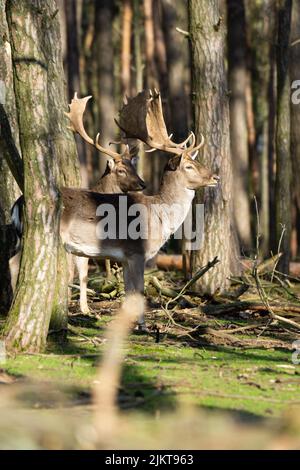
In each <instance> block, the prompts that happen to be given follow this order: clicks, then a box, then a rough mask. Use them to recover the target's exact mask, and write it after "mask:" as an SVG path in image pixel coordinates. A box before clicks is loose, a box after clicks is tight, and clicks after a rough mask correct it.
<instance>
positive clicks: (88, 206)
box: [60, 91, 219, 328]
mask: <svg viewBox="0 0 300 470" xmlns="http://www.w3.org/2000/svg"><path fill="white" fill-rule="evenodd" d="M118 125H119V126H120V128H121V129H122V131H123V132H124V134H125V137H126V138H137V139H140V140H141V141H143V142H144V143H146V144H147V145H149V146H150V147H151V149H159V150H162V151H164V152H167V153H171V154H173V156H172V157H171V158H170V159H169V161H168V163H167V165H166V167H165V169H164V173H163V177H162V182H161V186H160V190H159V192H158V194H156V195H154V196H147V195H145V194H143V193H129V194H127V195H124V194H99V193H98V192H93V191H87V190H81V189H72V188H63V189H62V190H61V194H62V199H63V212H62V216H61V224H60V233H61V237H62V240H63V243H64V246H65V248H66V250H67V251H68V252H70V253H73V254H75V255H77V256H85V257H87V258H89V257H92V258H94V257H99V258H105V257H110V258H112V259H114V260H116V261H119V262H122V264H123V272H124V283H125V291H126V293H129V292H140V293H143V290H144V264H145V261H146V260H148V259H150V258H152V257H153V256H154V255H155V254H156V253H157V252H158V250H159V249H160V248H161V246H162V245H163V244H164V243H165V242H166V240H167V239H168V238H169V237H170V236H171V235H172V234H173V233H174V232H175V231H176V230H177V229H178V228H179V227H180V225H181V224H182V222H183V221H184V219H185V217H186V215H187V213H188V211H189V209H190V206H191V203H192V200H193V198H194V195H195V189H197V188H199V187H205V186H216V185H217V184H218V181H219V177H218V176H217V175H214V174H213V173H212V172H211V171H210V170H208V169H207V168H205V167H204V166H203V165H201V164H200V163H199V162H198V161H195V160H194V158H195V157H196V155H197V153H198V150H199V149H200V148H201V147H202V146H203V144H204V138H203V137H202V140H201V143H200V144H199V145H198V146H196V145H195V136H194V134H193V133H191V138H192V144H191V145H189V146H188V147H185V145H186V144H187V142H188V141H189V139H190V137H188V138H187V139H186V141H185V142H184V143H182V144H175V143H174V142H172V141H171V139H170V138H169V137H168V133H167V130H166V126H165V123H164V119H163V114H162V106H161V99H160V94H159V92H156V91H155V92H154V93H153V92H150V95H149V94H148V93H146V92H142V93H140V94H139V95H137V96H136V97H135V98H132V99H131V100H130V101H129V103H128V104H127V105H125V106H124V108H123V109H122V110H121V112H120V119H119V122H118ZM83 131H84V130H83ZM174 204H175V205H176V207H177V210H176V213H175V214H174V217H173V219H172V221H171V220H170V219H168V217H166V215H167V210H168V208H171V207H172V206H174ZM124 206H126V208H127V209H126V211H127V212H126V211H125V212H126V216H127V215H130V214H131V215H130V216H129V217H126V220H124V219H123V216H124V211H123V209H122V208H123V207H124ZM137 207H139V208H140V210H141V214H140V215H141V217H140V220H139V224H140V225H142V226H143V227H144V229H146V232H147V234H148V236H146V237H143V236H140V237H137V238H136V237H135V236H134V237H132V236H131V234H130V233H129V232H130V230H129V229H130V225H131V222H134V214H135V211H136V208H137ZM109 208H112V213H114V214H115V216H116V217H115V222H114V223H113V224H111V225H110V226H109V225H108V230H107V231H105V230H104V226H103V224H102V222H103V220H105V217H104V214H105V213H106V212H107V211H108V210H109ZM139 325H140V327H141V328H143V327H144V315H142V316H141V318H140V320H139Z"/></svg>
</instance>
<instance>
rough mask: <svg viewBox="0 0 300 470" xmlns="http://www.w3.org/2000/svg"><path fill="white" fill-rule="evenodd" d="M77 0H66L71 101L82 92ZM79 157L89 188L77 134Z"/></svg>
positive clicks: (68, 72) (83, 146)
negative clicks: (76, 94) (75, 94)
mask: <svg viewBox="0 0 300 470" xmlns="http://www.w3.org/2000/svg"><path fill="white" fill-rule="evenodd" d="M77 3H78V2H77V0H64V9H65V21H66V33H67V34H66V36H67V51H66V59H67V60H66V62H67V63H66V69H67V77H68V96H69V102H71V99H72V98H73V96H74V93H75V91H76V92H77V93H79V94H80V92H81V81H80V68H79V57H80V51H79V40H78V24H77V16H78V15H77ZM75 139H76V143H77V149H78V157H79V162H80V173H81V180H82V186H83V187H85V188H88V186H89V181H88V172H87V164H86V151H85V144H84V142H83V140H82V139H81V138H80V137H79V136H77V135H76V136H75Z"/></svg>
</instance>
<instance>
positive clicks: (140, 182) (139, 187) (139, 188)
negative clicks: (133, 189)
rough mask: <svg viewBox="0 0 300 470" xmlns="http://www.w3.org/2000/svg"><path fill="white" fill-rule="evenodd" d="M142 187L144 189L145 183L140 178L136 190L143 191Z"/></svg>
mask: <svg viewBox="0 0 300 470" xmlns="http://www.w3.org/2000/svg"><path fill="white" fill-rule="evenodd" d="M144 189H146V184H145V182H144V181H143V180H140V181H139V182H138V190H141V191H143V190H144Z"/></svg>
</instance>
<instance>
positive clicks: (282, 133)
mask: <svg viewBox="0 0 300 470" xmlns="http://www.w3.org/2000/svg"><path fill="white" fill-rule="evenodd" d="M291 8H292V1H291V0H281V1H280V4H279V9H278V46H277V129H276V193H275V194H276V196H275V197H276V240H277V246H278V245H279V243H280V240H281V246H280V251H282V252H283V256H282V257H281V258H280V260H279V262H278V269H279V270H280V271H282V272H283V273H285V274H288V273H289V262H290V243H291V176H292V175H291V154H290V78H289V41H290V28H291Z"/></svg>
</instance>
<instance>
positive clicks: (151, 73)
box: [144, 0, 158, 88]
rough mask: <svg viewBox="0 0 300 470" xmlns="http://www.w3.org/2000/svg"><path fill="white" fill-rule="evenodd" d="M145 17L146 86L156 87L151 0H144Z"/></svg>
mask: <svg viewBox="0 0 300 470" xmlns="http://www.w3.org/2000/svg"><path fill="white" fill-rule="evenodd" d="M144 17H145V59H146V86H147V87H148V88H153V87H155V86H156V87H158V83H157V79H156V70H155V63H154V51H155V41H154V25H153V2H152V0H144Z"/></svg>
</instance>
